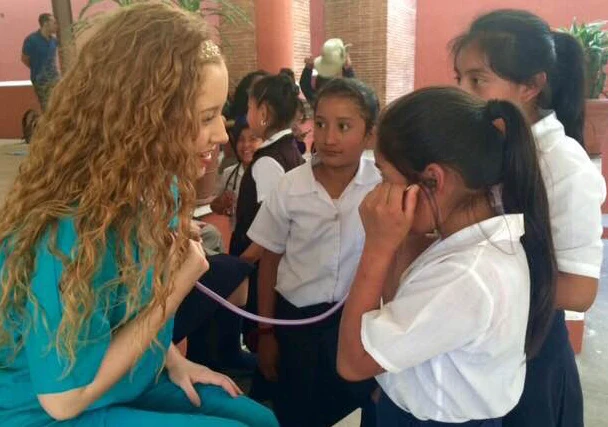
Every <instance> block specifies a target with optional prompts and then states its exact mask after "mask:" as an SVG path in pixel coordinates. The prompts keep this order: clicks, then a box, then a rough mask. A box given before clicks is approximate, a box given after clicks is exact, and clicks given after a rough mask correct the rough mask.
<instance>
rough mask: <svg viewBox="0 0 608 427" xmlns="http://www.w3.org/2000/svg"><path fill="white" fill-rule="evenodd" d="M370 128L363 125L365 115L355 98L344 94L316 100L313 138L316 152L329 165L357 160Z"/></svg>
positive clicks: (339, 164) (365, 143)
mask: <svg viewBox="0 0 608 427" xmlns="http://www.w3.org/2000/svg"><path fill="white" fill-rule="evenodd" d="M371 138H372V132H371V131H370V132H367V131H366V129H365V119H364V118H363V116H362V114H361V109H360V107H359V105H358V104H357V102H356V101H354V100H352V99H349V98H346V97H338V96H332V97H326V98H322V99H320V100H319V102H318V104H317V109H316V111H315V125H314V141H315V147H316V149H317V156H319V158H320V160H321V162H322V163H323V164H324V165H326V166H329V167H334V168H341V167H348V166H352V165H354V164H359V160H360V158H361V154H362V153H363V150H365V148H367V147H368V145H369V143H370V141H371Z"/></svg>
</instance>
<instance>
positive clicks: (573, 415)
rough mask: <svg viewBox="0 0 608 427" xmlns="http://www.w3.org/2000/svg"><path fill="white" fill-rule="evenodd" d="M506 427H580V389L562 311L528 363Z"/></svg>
mask: <svg viewBox="0 0 608 427" xmlns="http://www.w3.org/2000/svg"><path fill="white" fill-rule="evenodd" d="M503 425H504V426H505V427H583V425H584V422H583V392H582V389H581V382H580V378H579V375H578V369H577V367H576V362H575V361H574V352H573V351H572V347H571V346H570V341H569V339H568V330H567V328H566V321H565V316H564V312H563V311H558V312H556V313H555V318H554V320H553V325H552V326H551V330H550V331H549V335H548V336H547V338H546V340H545V342H544V344H543V346H542V348H541V350H540V353H539V354H538V355H537V356H536V357H535V358H534V359H533V360H531V361H529V362H528V365H527V370H526V383H525V385H524V393H523V395H522V397H521V399H520V401H519V403H518V404H517V406H516V407H515V409H513V411H511V412H510V413H509V414H508V415H507V416H505V417H504V420H503Z"/></svg>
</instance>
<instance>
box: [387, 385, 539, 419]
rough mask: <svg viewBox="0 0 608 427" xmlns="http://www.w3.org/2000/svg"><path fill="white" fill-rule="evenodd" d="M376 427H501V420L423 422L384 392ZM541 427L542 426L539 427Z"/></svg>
mask: <svg viewBox="0 0 608 427" xmlns="http://www.w3.org/2000/svg"><path fill="white" fill-rule="evenodd" d="M376 416H377V423H376V427H449V426H454V427H457V426H458V427H501V426H502V420H501V419H500V418H497V419H493V420H473V421H467V422H465V423H442V422H439V421H432V420H428V421H421V420H419V419H418V418H416V417H415V416H413V415H412V414H410V413H409V412H406V411H404V410H403V409H401V408H400V407H398V406H397V405H395V403H394V402H393V401H392V400H391V398H390V397H388V396H387V395H386V394H385V393H384V392H382V394H381V395H380V400H379V401H378V406H377V408H376ZM538 427H540V425H539V426H538Z"/></svg>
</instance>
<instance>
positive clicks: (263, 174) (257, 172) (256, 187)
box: [230, 129, 304, 255]
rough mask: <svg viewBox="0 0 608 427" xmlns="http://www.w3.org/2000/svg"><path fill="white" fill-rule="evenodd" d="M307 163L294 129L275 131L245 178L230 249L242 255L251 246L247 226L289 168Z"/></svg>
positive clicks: (264, 144)
mask: <svg viewBox="0 0 608 427" xmlns="http://www.w3.org/2000/svg"><path fill="white" fill-rule="evenodd" d="M302 163H304V159H303V158H302V155H301V154H300V152H299V151H298V148H297V146H296V144H295V142H294V138H293V133H292V131H291V129H285V130H283V131H281V132H278V133H276V134H274V135H272V136H271V137H270V138H269V139H267V140H266V141H264V143H263V144H262V145H261V146H260V148H258V150H257V151H256V152H255V153H254V154H253V160H252V161H251V165H249V167H248V168H247V169H246V170H245V173H244V175H243V178H242V180H241V186H240V191H239V197H238V199H237V207H236V224H235V229H234V233H233V234H232V240H231V242H230V253H231V254H233V255H240V254H241V253H243V252H244V251H245V249H247V248H248V247H249V245H250V244H251V240H249V238H248V237H247V230H249V227H250V226H251V224H252V223H253V220H254V218H255V216H256V214H257V213H258V210H259V209H260V205H261V204H262V202H263V201H264V199H265V198H266V197H268V195H269V194H270V193H271V192H272V191H273V190H274V189H275V187H276V186H277V184H278V182H279V180H280V179H281V177H282V176H283V175H285V173H286V172H289V171H290V170H291V169H293V168H295V167H296V166H299V165H301V164H302Z"/></svg>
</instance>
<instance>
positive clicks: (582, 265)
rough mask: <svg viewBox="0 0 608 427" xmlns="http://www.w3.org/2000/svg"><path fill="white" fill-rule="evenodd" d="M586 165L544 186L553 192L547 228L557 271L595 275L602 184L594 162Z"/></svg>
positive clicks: (598, 262)
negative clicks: (549, 220) (551, 238)
mask: <svg viewBox="0 0 608 427" xmlns="http://www.w3.org/2000/svg"><path fill="white" fill-rule="evenodd" d="M586 166H588V167H587V168H586V169H583V170H581V171H579V172H577V173H576V174H574V175H570V176H568V177H567V178H566V179H563V180H562V181H561V182H557V183H555V185H554V187H553V188H552V189H548V193H549V194H552V193H553V194H552V200H550V201H549V205H550V210H551V212H550V213H551V226H552V227H551V228H552V230H551V231H552V234H553V243H554V245H555V256H556V258H557V267H558V270H559V271H561V272H563V273H570V274H576V275H580V276H587V277H593V278H599V277H600V270H601V266H602V258H603V244H602V233H603V226H602V202H603V201H604V199H605V197H606V184H605V182H604V178H603V177H602V175H601V174H600V173H599V171H598V170H597V169H595V165H593V164H592V163H590V162H589V163H588V164H587V165H586ZM551 190H552V191H551Z"/></svg>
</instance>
